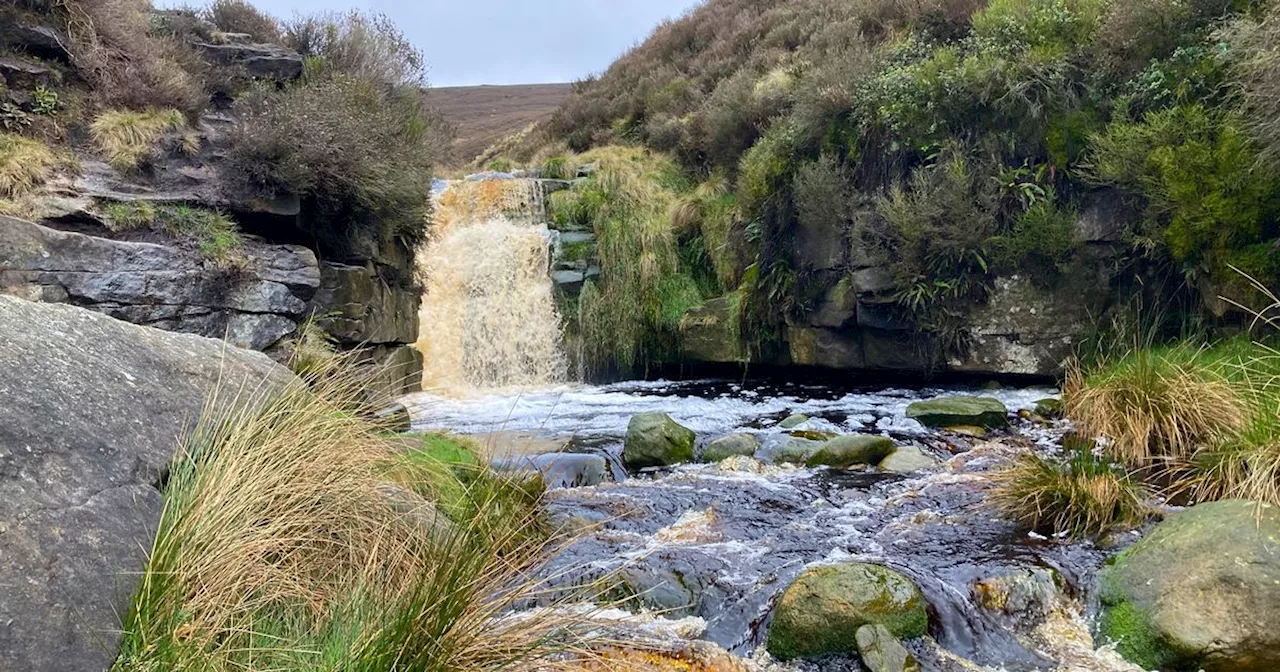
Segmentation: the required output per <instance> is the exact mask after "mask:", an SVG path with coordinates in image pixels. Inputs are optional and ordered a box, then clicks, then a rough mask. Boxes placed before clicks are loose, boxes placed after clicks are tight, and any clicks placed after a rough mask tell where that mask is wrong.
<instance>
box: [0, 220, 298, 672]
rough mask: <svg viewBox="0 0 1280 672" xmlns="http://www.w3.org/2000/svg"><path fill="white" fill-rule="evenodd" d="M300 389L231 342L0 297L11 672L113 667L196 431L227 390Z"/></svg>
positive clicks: (3, 631) (2, 498)
mask: <svg viewBox="0 0 1280 672" xmlns="http://www.w3.org/2000/svg"><path fill="white" fill-rule="evenodd" d="M6 228H8V227H6ZM290 380H292V375H291V374H290V373H289V372H288V371H287V370H285V369H284V368H283V367H281V366H279V365H277V364H275V363H274V362H272V361H271V360H270V359H269V358H268V357H267V356H265V355H263V354H262V353H257V352H251V351H248V350H243V349H240V348H235V347H230V346H228V345H227V344H226V343H224V342H222V341H217V340H212V339H207V338H202V337H199V336H195V335H189V334H175V333H169V332H165V331H161V330H158V329H151V328H148V327H142V326H136V325H133V324H129V323H126V322H123V321H120V320H116V319H113V318H110V317H107V316H105V315H101V314H98V313H95V312H92V311H88V310H84V309H81V308H76V307H73V306H66V305H47V304H40V303H34V302H30V301H26V300H23V299H18V298H14V297H10V296H3V295H0V576H3V577H6V578H5V580H3V581H0V661H3V666H4V668H5V669H13V670H26V671H29V672H60V671H62V670H86V671H94V670H103V669H107V668H109V667H110V666H111V663H112V660H113V659H114V657H115V652H116V649H117V647H118V643H119V638H120V635H119V633H120V628H121V621H120V618H121V615H122V614H124V613H126V612H127V609H128V604H129V600H130V598H131V596H132V594H133V591H134V587H135V585H136V583H137V579H138V576H139V574H140V572H141V570H142V568H143V565H144V562H145V560H146V552H147V549H149V548H150V547H151V543H152V540H153V538H154V536H155V528H156V525H157V522H158V521H159V518H160V510H161V506H162V504H163V502H162V497H161V494H160V490H159V487H160V484H161V483H162V481H163V479H164V475H165V473H166V472H167V468H168V465H169V462H170V460H171V458H172V456H173V454H174V452H175V450H176V449H177V448H178V446H179V443H180V441H181V440H182V437H183V436H184V432H186V431H189V430H190V429H191V427H192V423H193V422H194V421H195V420H196V419H197V418H198V417H199V416H200V414H201V411H202V409H203V408H205V403H206V399H207V398H209V397H210V395H213V394H214V393H215V392H216V391H217V390H222V391H223V392H224V393H226V395H227V396H226V397H224V398H230V397H231V396H233V395H236V394H237V393H240V398H241V399H245V398H248V396H249V395H248V394H244V393H241V391H242V390H243V391H245V392H252V391H254V390H257V389H260V388H262V389H269V388H271V387H274V386H281V385H285V384H288V382H289V381H290ZM263 386H265V388H264V387H263Z"/></svg>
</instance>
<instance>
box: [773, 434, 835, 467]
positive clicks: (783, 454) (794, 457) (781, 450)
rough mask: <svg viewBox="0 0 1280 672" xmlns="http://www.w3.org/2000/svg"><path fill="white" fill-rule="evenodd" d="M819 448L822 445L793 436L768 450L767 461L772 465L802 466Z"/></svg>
mask: <svg viewBox="0 0 1280 672" xmlns="http://www.w3.org/2000/svg"><path fill="white" fill-rule="evenodd" d="M821 447H822V443H821V442H819V441H810V440H809V439H801V438H799V437H794V436H793V437H790V438H788V439H787V440H786V442H785V443H783V444H781V445H778V446H775V447H774V448H773V449H772V450H770V451H769V455H768V459H769V461H770V462H773V463H774V464H804V463H805V462H806V461H808V459H809V457H810V456H811V455H813V454H814V453H816V452H817V451H818V449H819V448H821Z"/></svg>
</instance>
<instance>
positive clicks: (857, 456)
mask: <svg viewBox="0 0 1280 672" xmlns="http://www.w3.org/2000/svg"><path fill="white" fill-rule="evenodd" d="M896 447H897V446H896V445H895V444H894V443H893V439H890V438H888V437H884V436H872V435H870V434H854V435H850V436H837V437H836V438H834V439H831V440H830V441H827V442H826V443H824V444H822V447H821V448H819V449H818V451H817V452H815V453H814V454H813V455H811V456H810V457H809V458H808V459H807V460H805V466H808V467H836V468H840V469H845V468H848V467H852V466H854V465H858V464H877V463H879V462H880V460H883V459H884V458H886V457H888V456H889V454H890V453H892V452H893V451H894V448H896Z"/></svg>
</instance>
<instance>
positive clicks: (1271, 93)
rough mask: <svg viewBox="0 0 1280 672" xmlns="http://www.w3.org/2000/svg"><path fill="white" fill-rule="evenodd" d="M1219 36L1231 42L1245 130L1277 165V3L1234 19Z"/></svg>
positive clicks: (1279, 111) (1279, 109) (1279, 13)
mask: <svg viewBox="0 0 1280 672" xmlns="http://www.w3.org/2000/svg"><path fill="white" fill-rule="evenodd" d="M1223 37H1225V39H1226V40H1227V41H1228V42H1229V44H1230V45H1231V55H1232V61H1233V65H1234V70H1235V73H1236V77H1237V79H1238V81H1239V83H1240V85H1241V91H1242V93H1243V99H1244V109H1245V119H1246V122H1247V124H1248V127H1249V130H1250V131H1251V132H1252V133H1253V136H1254V138H1256V139H1257V141H1258V144H1259V146H1260V147H1261V149H1262V153H1263V155H1264V156H1265V157H1267V159H1268V160H1270V161H1271V164H1272V166H1275V165H1280V83H1277V82H1276V77H1275V73H1276V70H1277V68H1280V5H1277V4H1274V3H1272V4H1271V6H1270V8H1269V9H1268V10H1267V11H1266V13H1265V15H1264V17H1263V18H1262V19H1261V20H1253V19H1248V18H1241V19H1238V20H1237V21H1235V22H1234V23H1233V24H1231V25H1230V26H1229V27H1228V29H1227V30H1226V31H1225V32H1224V33H1223Z"/></svg>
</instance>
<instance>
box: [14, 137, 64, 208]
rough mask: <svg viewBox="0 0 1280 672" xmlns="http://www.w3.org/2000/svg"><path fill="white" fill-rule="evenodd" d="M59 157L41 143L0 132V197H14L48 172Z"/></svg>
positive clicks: (32, 185) (33, 186)
mask: <svg viewBox="0 0 1280 672" xmlns="http://www.w3.org/2000/svg"><path fill="white" fill-rule="evenodd" d="M57 163H58V157H57V156H56V155H55V154H54V153H53V151H52V150H50V149H49V148H48V147H47V146H45V144H44V143H42V142H40V141H38V140H32V139H30V138H24V137H22V136H20V135H14V134H11V133H0V198H6V199H7V198H17V197H19V196H22V195H23V194H25V193H27V192H29V191H31V190H32V189H33V188H35V187H36V186H37V185H39V184H40V183H42V182H44V180H45V179H46V178H47V177H48V176H49V171H51V170H53V167H54V166H56V165H57Z"/></svg>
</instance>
